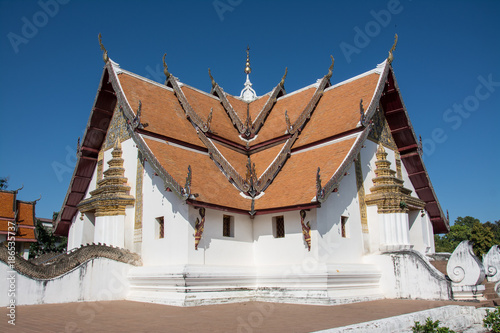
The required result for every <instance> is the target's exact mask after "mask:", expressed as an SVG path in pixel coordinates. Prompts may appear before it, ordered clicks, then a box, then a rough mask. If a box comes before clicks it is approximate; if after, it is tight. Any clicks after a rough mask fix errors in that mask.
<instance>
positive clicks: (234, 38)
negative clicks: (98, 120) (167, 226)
mask: <svg viewBox="0 0 500 333" xmlns="http://www.w3.org/2000/svg"><path fill="white" fill-rule="evenodd" d="M498 17H500V1H461V0H454V1H439V2H438V1H417V0H413V1H411V0H399V1H396V0H391V1H361V2H347V1H314V0H313V1H308V2H305V1H250V0H215V1H213V0H209V1H194V0H192V1H140V2H139V1H93V0H89V1H78V0H41V1H19V0H17V1H6V0H0V35H1V39H0V40H1V42H0V43H1V44H0V71H1V73H2V75H1V78H0V110H1V111H0V112H1V119H2V130H1V132H0V149H1V152H2V153H1V163H0V176H2V177H5V176H8V177H10V179H9V189H11V190H13V189H16V188H19V187H21V185H22V184H24V189H23V190H22V191H20V192H19V196H18V198H20V199H21V200H28V201H31V200H35V199H37V198H38V197H39V196H40V195H42V199H41V200H40V201H39V202H38V203H37V206H36V212H37V216H38V217H51V216H52V212H53V211H59V209H60V208H61V205H62V202H63V199H64V196H65V194H66V191H67V187H68V184H69V181H70V178H71V174H72V172H73V167H74V163H75V161H76V158H75V150H76V143H77V139H78V137H80V136H82V135H83V131H84V129H85V126H86V123H87V120H88V117H89V114H90V110H91V107H92V104H93V101H94V98H95V95H96V92H97V88H98V85H99V80H100V77H101V74H102V67H103V61H102V52H101V50H100V49H99V44H98V40H97V35H98V33H99V32H100V33H102V35H103V42H104V45H105V46H106V48H107V49H108V52H109V56H110V57H111V58H112V59H113V60H114V61H116V62H118V63H119V64H120V66H121V67H122V68H124V69H127V70H130V71H132V72H135V73H137V74H139V75H143V76H146V77H149V78H151V79H153V80H157V81H161V82H162V81H163V80H164V76H163V73H162V67H161V58H162V55H163V53H165V52H166V53H167V63H168V65H169V70H170V71H171V73H173V74H174V75H175V76H177V77H179V78H180V80H181V81H182V82H185V83H187V84H189V85H192V86H194V87H197V88H199V89H201V90H205V91H209V90H210V79H209V77H208V74H207V69H208V68H209V67H210V68H211V70H212V74H213V76H214V78H215V80H216V81H217V82H218V83H219V84H220V85H221V86H222V87H223V88H224V90H225V91H227V92H228V93H231V94H239V92H240V90H241V89H242V88H243V83H244V81H245V75H244V73H243V69H244V62H245V49H246V46H247V45H250V47H251V64H252V74H251V80H252V83H253V88H254V89H255V90H256V91H257V94H258V95H262V94H264V93H267V92H268V91H270V90H271V89H272V88H273V87H274V86H275V85H276V84H277V83H278V82H279V80H280V79H281V76H282V75H283V72H284V69H285V67H288V76H287V79H286V83H285V88H286V90H287V91H288V92H291V91H294V90H296V89H300V88H301V87H304V86H306V85H309V84H311V83H314V82H315V81H316V80H317V79H319V78H321V77H322V76H323V75H325V74H326V72H327V70H328V66H329V65H330V54H331V55H333V56H334V57H335V68H334V72H333V77H332V83H336V82H340V81H343V80H345V79H348V78H350V77H352V76H355V75H358V74H360V73H363V72H365V71H367V70H370V69H372V68H374V67H375V66H376V65H377V64H378V63H380V62H382V61H383V60H384V59H385V58H386V57H387V52H388V50H389V49H390V47H391V46H392V43H393V38H394V34H395V33H398V35H399V42H398V45H397V48H396V51H395V60H394V62H393V67H394V71H395V74H396V78H397V80H398V83H399V87H400V89H401V92H402V96H403V100H404V102H405V104H406V107H407V109H408V112H409V114H410V118H411V121H412V124H413V127H414V129H415V131H416V133H417V135H421V136H422V139H423V140H424V160H425V163H426V167H427V170H428V171H429V175H430V178H431V181H432V183H433V185H434V189H435V191H436V194H437V196H438V198H439V200H440V203H441V205H442V207H443V209H444V210H446V209H449V212H450V219H451V220H452V221H454V220H455V219H456V218H457V217H458V216H466V215H470V216H474V217H476V218H479V219H480V220H481V221H482V222H486V221H488V220H489V221H495V220H499V219H500V189H499V188H500V181H499V179H500V177H499V175H498V170H499V167H498V166H499V165H500V149H499V143H500V134H499V131H498V126H499V123H500V38H499V35H500V20H498Z"/></svg>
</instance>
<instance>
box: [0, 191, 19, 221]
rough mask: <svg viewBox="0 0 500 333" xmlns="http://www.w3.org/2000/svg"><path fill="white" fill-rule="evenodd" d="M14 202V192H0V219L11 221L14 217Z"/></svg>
mask: <svg viewBox="0 0 500 333" xmlns="http://www.w3.org/2000/svg"><path fill="white" fill-rule="evenodd" d="M15 200H16V195H15V193H14V192H3V191H1V192H0V217H5V218H7V219H13V218H14V216H15V207H14V206H15Z"/></svg>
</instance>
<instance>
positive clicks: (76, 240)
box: [67, 213, 95, 250]
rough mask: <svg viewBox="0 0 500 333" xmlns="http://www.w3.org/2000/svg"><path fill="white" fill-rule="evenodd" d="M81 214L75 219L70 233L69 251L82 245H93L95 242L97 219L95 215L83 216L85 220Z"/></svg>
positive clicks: (87, 214)
mask: <svg viewBox="0 0 500 333" xmlns="http://www.w3.org/2000/svg"><path fill="white" fill-rule="evenodd" d="M81 218H82V216H81V214H80V213H78V214H76V215H75V216H74V217H73V221H72V222H73V223H71V226H70V229H69V232H68V245H67V250H71V249H74V248H78V247H80V245H85V244H87V243H88V244H91V243H93V242H94V226H95V217H94V214H93V213H86V214H83V220H82V219H81Z"/></svg>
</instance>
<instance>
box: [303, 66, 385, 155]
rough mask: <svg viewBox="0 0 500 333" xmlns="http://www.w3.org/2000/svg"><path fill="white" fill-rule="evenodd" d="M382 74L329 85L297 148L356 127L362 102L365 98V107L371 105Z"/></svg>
mask: <svg viewBox="0 0 500 333" xmlns="http://www.w3.org/2000/svg"><path fill="white" fill-rule="evenodd" d="M379 77H380V75H379V74H376V73H373V74H369V75H366V76H364V77H361V78H359V79H357V80H354V81H352V82H348V83H345V84H342V85H340V86H338V87H332V88H331V89H327V90H326V91H325V93H324V94H323V96H322V97H321V99H320V100H319V102H318V105H317V106H316V109H315V110H314V115H313V117H311V119H310V120H309V123H308V124H307V125H306V126H305V128H304V130H303V131H302V133H301V134H300V136H299V138H298V140H297V142H295V145H294V148H295V147H300V146H303V145H306V144H309V143H312V142H315V141H319V140H321V139H325V138H328V137H331V136H334V135H337V134H340V133H343V132H346V131H348V130H351V129H354V128H356V126H357V124H358V122H359V120H360V113H359V102H360V100H361V99H363V108H364V109H365V110H366V109H368V106H369V105H370V102H371V100H372V98H373V94H374V93H375V90H376V88H377V83H378V80H379Z"/></svg>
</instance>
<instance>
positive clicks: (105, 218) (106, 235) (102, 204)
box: [77, 139, 135, 247]
mask: <svg viewBox="0 0 500 333" xmlns="http://www.w3.org/2000/svg"><path fill="white" fill-rule="evenodd" d="M111 155H112V156H113V158H112V159H111V160H110V161H109V162H108V165H109V168H108V169H107V170H106V171H104V178H103V179H101V180H98V181H97V188H96V189H95V190H93V191H91V192H90V198H88V199H85V200H82V201H81V202H80V203H79V204H78V206H77V207H78V209H79V210H80V212H82V213H85V212H94V214H95V229H94V242H96V243H102V244H106V245H112V246H117V247H124V245H125V208H126V207H127V206H133V205H134V201H135V200H134V197H133V196H131V195H130V194H129V193H130V186H127V185H126V184H127V178H126V177H125V176H124V174H125V169H124V168H123V158H122V157H121V156H122V149H121V145H120V141H119V140H118V139H117V140H116V142H115V146H114V148H113V151H112V152H111Z"/></svg>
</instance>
